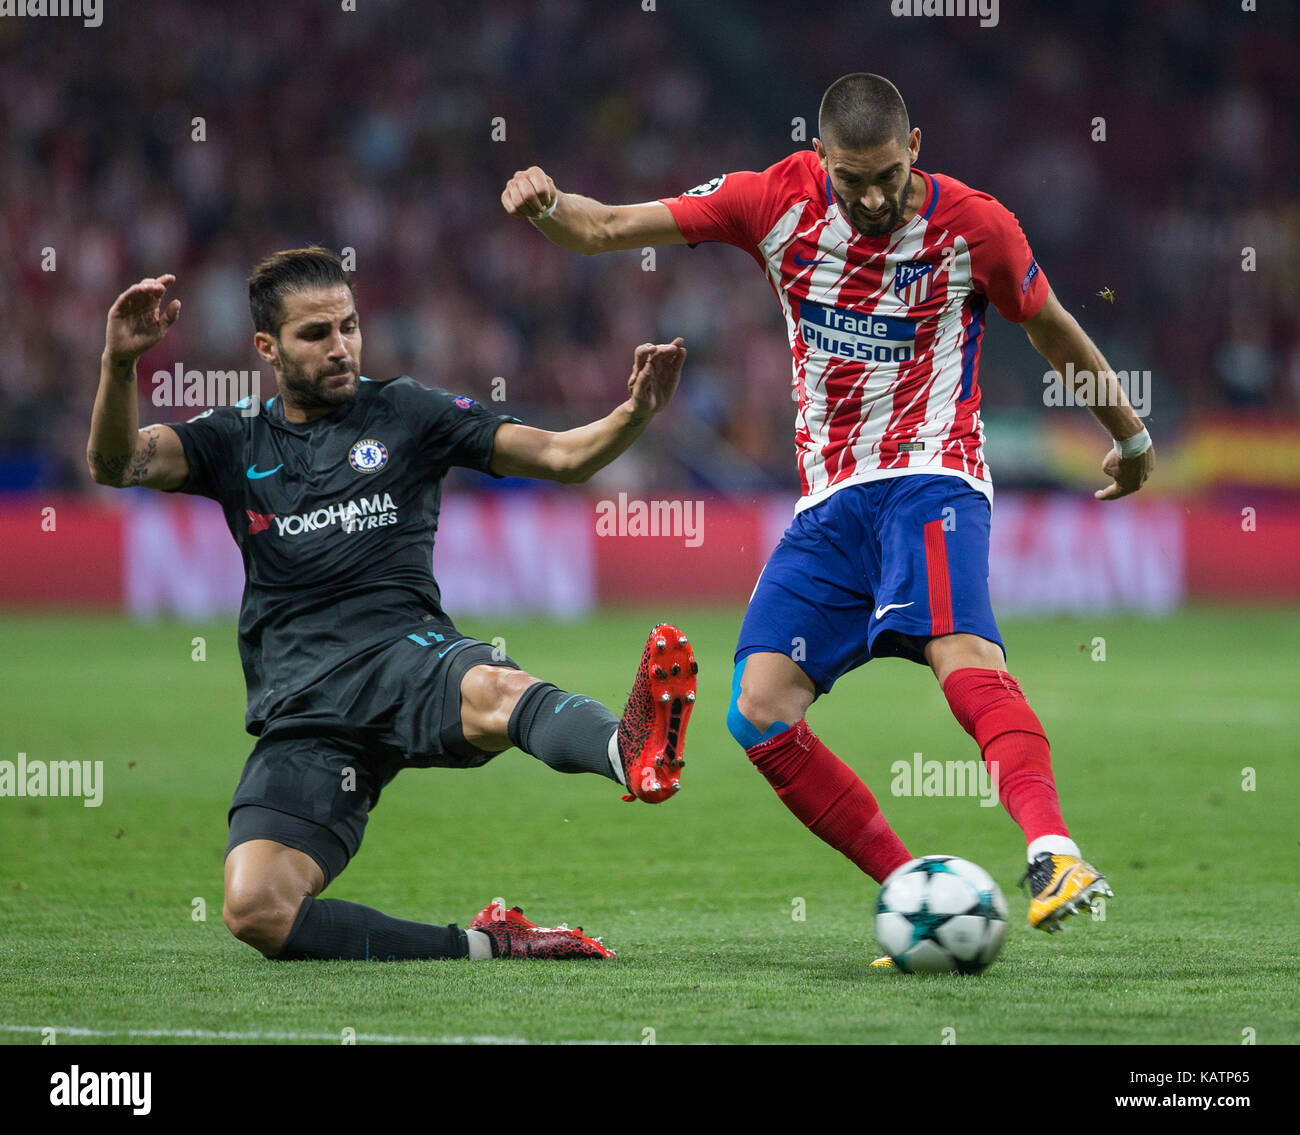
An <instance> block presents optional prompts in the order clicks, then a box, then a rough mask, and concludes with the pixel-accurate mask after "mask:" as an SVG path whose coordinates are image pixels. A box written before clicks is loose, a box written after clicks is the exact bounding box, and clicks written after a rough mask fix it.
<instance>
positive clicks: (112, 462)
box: [86, 352, 140, 485]
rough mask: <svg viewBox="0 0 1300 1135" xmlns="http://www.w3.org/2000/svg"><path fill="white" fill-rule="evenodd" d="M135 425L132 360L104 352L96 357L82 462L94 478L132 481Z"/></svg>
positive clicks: (121, 482) (115, 482)
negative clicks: (95, 385)
mask: <svg viewBox="0 0 1300 1135" xmlns="http://www.w3.org/2000/svg"><path fill="white" fill-rule="evenodd" d="M139 429H140V410H139V407H138V405H137V403H136V388H135V360H134V359H113V358H111V357H110V356H109V355H108V353H107V352H105V354H104V355H103V356H101V358H100V364H99V390H98V392H97V393H96V394H95V408H94V411H93V412H92V414H91V418H90V441H89V442H88V443H87V445H86V462H87V464H88V465H89V466H90V474H91V476H92V477H94V479H95V480H96V481H98V482H99V483H100V484H104V485H128V484H132V483H133V482H132V481H131V476H132V466H133V464H134V463H135V457H136V443H137V435H138V433H139ZM137 483H138V482H137Z"/></svg>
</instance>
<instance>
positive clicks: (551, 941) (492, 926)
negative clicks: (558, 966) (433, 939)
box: [469, 899, 617, 961]
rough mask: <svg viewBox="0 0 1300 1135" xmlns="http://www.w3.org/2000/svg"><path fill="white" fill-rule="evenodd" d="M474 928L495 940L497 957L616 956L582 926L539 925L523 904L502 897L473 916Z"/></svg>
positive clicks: (566, 959)
mask: <svg viewBox="0 0 1300 1135" xmlns="http://www.w3.org/2000/svg"><path fill="white" fill-rule="evenodd" d="M469 928H470V929H471V930H481V931H483V933H484V934H487V935H488V936H489V937H490V938H491V939H492V941H493V942H495V943H496V956H497V957H498V958H553V959H556V960H564V961H568V960H572V959H574V958H613V957H617V954H616V953H615V951H613V950H611V949H609V948H608V947H607V946H605V945H604V943H602V942H601V940H600V939H599V938H588V937H586V936H585V935H584V934H583V933H582V927H581V926H579V927H578V928H577V929H576V930H570V929H569V928H568V926H566V925H564V923H561V924H560V925H559V926H538V925H537V924H536V923H535V922H529V921H528V919H526V918H525V917H524V911H523V907H518V906H512V907H511V908H510V909H509V910H507V909H506V907H505V904H504V903H503V902H502V901H501V900H500V899H493V900H492V901H491V902H490V903H488V904H487V906H485V907H484V908H483V909H482V910H480V911H479V912H478V914H476V915H475V916H474V921H473V922H471V923H470V924H469Z"/></svg>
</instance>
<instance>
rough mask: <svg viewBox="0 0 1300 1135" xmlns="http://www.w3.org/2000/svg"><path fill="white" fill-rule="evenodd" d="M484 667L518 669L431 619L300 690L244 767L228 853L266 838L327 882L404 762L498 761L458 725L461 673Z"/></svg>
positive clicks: (463, 764)
mask: <svg viewBox="0 0 1300 1135" xmlns="http://www.w3.org/2000/svg"><path fill="white" fill-rule="evenodd" d="M481 665H490V666H507V667H510V668H511V669H515V670H517V669H519V667H518V665H516V663H515V662H513V661H512V660H511V659H509V658H507V657H505V656H504V654H503V653H502V652H501V651H500V650H499V649H498V648H496V647H493V646H492V645H491V644H489V643H485V642H481V641H479V640H478V639H471V638H467V637H463V636H461V635H459V633H458V632H455V630H454V628H448V627H446V626H438V627H436V628H433V629H429V630H422V631H421V632H419V633H417V634H415V635H404V636H402V637H401V638H399V639H396V640H395V641H394V642H393V643H391V644H388V645H386V646H384V647H382V648H381V649H378V650H373V651H368V652H367V653H366V654H365V655H363V656H360V657H358V658H354V659H349V660H348V661H347V662H346V663H345V664H343V665H342V666H340V668H339V669H338V670H336V671H334V672H333V673H332V674H331V675H330V676H329V677H328V678H327V679H325V680H323V681H321V682H318V683H316V684H315V685H314V686H312V687H311V688H310V689H309V690H307V691H304V693H303V694H302V695H296V696H295V697H294V699H293V701H292V702H291V703H290V704H289V705H287V706H286V707H285V708H286V709H287V710H288V711H289V712H287V713H285V714H282V715H278V716H277V717H276V718H275V719H274V720H273V721H271V722H268V723H267V726H266V728H265V729H264V730H263V732H262V735H261V736H260V737H259V738H258V741H257V744H256V745H254V746H253V751H252V753H251V754H250V755H249V757H248V760H247V761H246V762H245V764H244V771H243V775H242V776H241V777H240V778H239V785H238V787H237V788H236V789H235V796H234V799H233V800H232V801H231V805H230V817H229V818H230V841H229V842H228V844H227V846H226V852H227V854H229V853H230V850H231V849H232V848H234V847H236V846H237V845H238V844H240V843H243V842H245V841H247V840H250V839H273V840H275V841H276V842H278V843H284V844H286V845H287V846H290V847H297V848H298V849H299V850H301V851H305V852H306V853H307V854H309V855H311V856H312V858H314V859H315V860H316V861H317V863H319V864H320V865H321V869H322V870H323V871H324V872H325V875H326V882H327V883H328V882H329V881H330V880H331V879H332V878H334V877H335V876H336V875H338V873H339V872H340V871H341V870H342V869H343V867H344V866H346V864H347V862H348V860H350V859H351V858H352V856H354V855H356V853H357V850H358V849H359V848H360V846H361V837H362V835H363V834H364V832H365V828H366V822H367V820H368V818H369V815H370V812H371V810H372V809H373V808H374V807H375V805H376V804H377V803H378V802H379V796H380V793H381V791H382V790H383V788H384V787H385V785H387V784H388V783H389V781H391V780H392V779H393V777H395V776H396V775H397V774H398V773H399V772H401V771H402V769H404V768H477V767H479V766H480V765H484V764H487V762H488V761H490V760H491V759H492V758H493V757H494V756H496V754H495V753H490V752H487V751H485V750H483V749H479V748H477V747H475V746H474V745H471V744H470V743H469V742H468V741H466V740H465V733H464V730H463V729H462V727H461V720H460V683H461V679H462V678H463V677H464V676H465V673H466V672H467V671H468V670H469V669H470V668H471V667H474V666H481ZM241 809H246V810H247V812H246V814H245V815H242V816H241V815H239V812H240V810H241ZM276 813H278V814H280V816H282V817H290V818H293V819H296V820H297V821H303V822H305V823H306V824H308V825H312V826H314V828H319V829H323V832H317V831H313V828H312V827H306V828H304V827H301V826H299V825H296V824H294V823H292V822H291V821H283V820H281V819H279V818H278V817H277V816H276V815H275V814H276ZM277 831H278V832H279V834H275V832H277ZM336 843H337V844H339V845H341V846H342V849H343V852H344V858H343V859H342V861H341V862H340V861H339V856H338V851H337V848H336V847H335V844H336Z"/></svg>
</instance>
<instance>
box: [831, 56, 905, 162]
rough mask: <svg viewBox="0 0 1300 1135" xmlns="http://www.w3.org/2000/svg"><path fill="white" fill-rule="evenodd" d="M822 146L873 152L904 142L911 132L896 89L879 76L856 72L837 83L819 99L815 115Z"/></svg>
mask: <svg viewBox="0 0 1300 1135" xmlns="http://www.w3.org/2000/svg"><path fill="white" fill-rule="evenodd" d="M817 131H818V133H819V134H820V135H821V138H822V145H823V146H825V145H826V144H827V141H828V140H829V141H831V142H833V143H834V144H835V146H836V147H837V148H839V149H844V150H874V149H875V148H876V147H877V146H883V145H885V144H886V143H887V142H903V143H906V142H907V135H908V134H909V133H910V131H911V127H910V125H909V121H908V117H907V107H906V106H905V105H904V104H903V96H902V95H900V94H899V93H898V88H897V87H896V86H894V84H893V83H891V82H890V81H889V80H888V79H885V78H882V77H881V76H880V75H871V74H868V73H867V72H865V71H856V72H854V73H853V74H852V75H842V76H840V78H838V79H836V80H835V82H833V83H832V84H831V85H830V86H829V87H828V88H827V89H826V93H825V94H824V95H823V96H822V105H821V109H820V110H819V111H818V112H817Z"/></svg>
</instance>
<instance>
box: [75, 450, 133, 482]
mask: <svg viewBox="0 0 1300 1135" xmlns="http://www.w3.org/2000/svg"><path fill="white" fill-rule="evenodd" d="M86 457H87V458H88V459H89V460H90V464H91V465H92V466H94V469H95V472H96V473H98V474H99V475H100V476H101V477H102V478H103V479H104V480H105V481H106V482H108V483H109V484H110V485H115V484H117V483H118V482H119V481H120V480H121V477H122V474H123V473H124V472H125V471H126V467H127V465H128V464H129V463H130V461H131V457H130V455H128V456H126V457H105V456H104V455H103V454H102V453H100V452H99V450H98V449H92V450H90V451H88V452H87V454H86Z"/></svg>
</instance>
